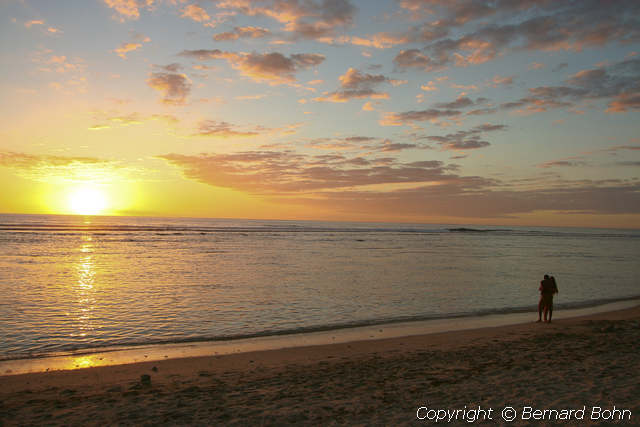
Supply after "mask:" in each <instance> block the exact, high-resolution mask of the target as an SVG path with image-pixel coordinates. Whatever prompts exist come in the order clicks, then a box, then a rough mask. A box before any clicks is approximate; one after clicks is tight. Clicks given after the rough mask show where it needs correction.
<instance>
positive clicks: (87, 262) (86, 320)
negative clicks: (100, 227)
mask: <svg viewBox="0 0 640 427" xmlns="http://www.w3.org/2000/svg"><path fill="white" fill-rule="evenodd" d="M80 253H81V254H82V255H81V256H80V258H79V260H78V262H77V263H76V264H75V269H76V275H77V280H76V285H75V289H74V290H75V294H76V298H75V300H76V304H77V310H78V311H77V314H76V320H77V332H76V333H75V334H74V335H76V336H79V337H86V336H87V334H88V333H89V332H90V331H92V330H94V329H95V326H94V324H93V319H92V317H93V316H92V314H93V310H94V306H95V303H96V299H95V289H94V286H95V276H96V271H95V265H94V259H93V256H94V243H93V236H91V235H90V234H83V235H82V244H81V246H80Z"/></svg>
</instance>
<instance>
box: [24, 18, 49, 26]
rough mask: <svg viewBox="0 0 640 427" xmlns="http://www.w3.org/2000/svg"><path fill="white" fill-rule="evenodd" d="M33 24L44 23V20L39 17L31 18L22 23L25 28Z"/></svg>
mask: <svg viewBox="0 0 640 427" xmlns="http://www.w3.org/2000/svg"><path fill="white" fill-rule="evenodd" d="M33 25H44V21H43V20H41V19H33V20H31V21H27V22H25V23H24V26H25V27H27V28H31V27H32V26H33Z"/></svg>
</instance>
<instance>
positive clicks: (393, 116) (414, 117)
mask: <svg viewBox="0 0 640 427" xmlns="http://www.w3.org/2000/svg"><path fill="white" fill-rule="evenodd" d="M487 101H488V99H487V98H476V100H475V101H474V100H472V99H471V98H468V97H466V96H459V97H458V98H457V99H455V100H454V101H451V102H441V103H437V104H435V105H434V106H433V107H434V108H428V109H426V110H418V111H415V110H412V111H405V112H402V113H386V114H385V115H384V116H383V118H382V119H381V120H380V124H381V125H383V126H401V125H405V124H410V123H413V122H426V121H431V122H434V121H437V120H438V119H442V118H455V117H458V116H461V115H462V114H463V113H462V111H461V110H462V109H464V108H467V107H471V106H474V105H479V104H483V103H485V102H487Z"/></svg>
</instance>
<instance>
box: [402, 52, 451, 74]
mask: <svg viewBox="0 0 640 427" xmlns="http://www.w3.org/2000/svg"><path fill="white" fill-rule="evenodd" d="M393 63H394V64H395V65H396V67H397V68H419V69H422V70H424V71H434V70H437V69H441V68H443V65H442V64H437V63H436V62H435V61H433V60H432V59H431V58H430V57H428V56H427V55H425V54H423V53H422V52H420V51H419V50H418V49H408V50H401V51H400V53H398V54H397V55H396V57H395V58H393Z"/></svg>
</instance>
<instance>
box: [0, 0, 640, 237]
mask: <svg viewBox="0 0 640 427" xmlns="http://www.w3.org/2000/svg"><path fill="white" fill-rule="evenodd" d="M0 20H1V25H0V48H1V50H0V62H1V64H2V65H1V66H2V74H1V76H0V94H1V96H0V188H1V189H2V190H1V191H0V212H4V213H59V214H67V213H101V214H108V215H149V216H188V217H225V218H229V217H231V218H271V219H319V220H348V221H385V222H391V221H399V222H434V223H468V224H520V225H575V226H595V227H634V228H640V124H639V121H640V114H639V112H640V2H639V1H637V0H629V1H624V0H620V1H603V0H595V1H592V0H577V1H558V0H524V1H512V0H494V1H472V0H468V1H467V0H465V1H462V0H461V1H454V0H388V1H377V0H361V1H359V0H218V1H215V0H201V1H197V0H65V1H50V0H40V1H36V0H0ZM78 204H80V205H83V204H84V206H85V208H86V209H85V211H84V212H83V208H79V207H78ZM87 204H89V206H87ZM92 209H93V211H92Z"/></svg>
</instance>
